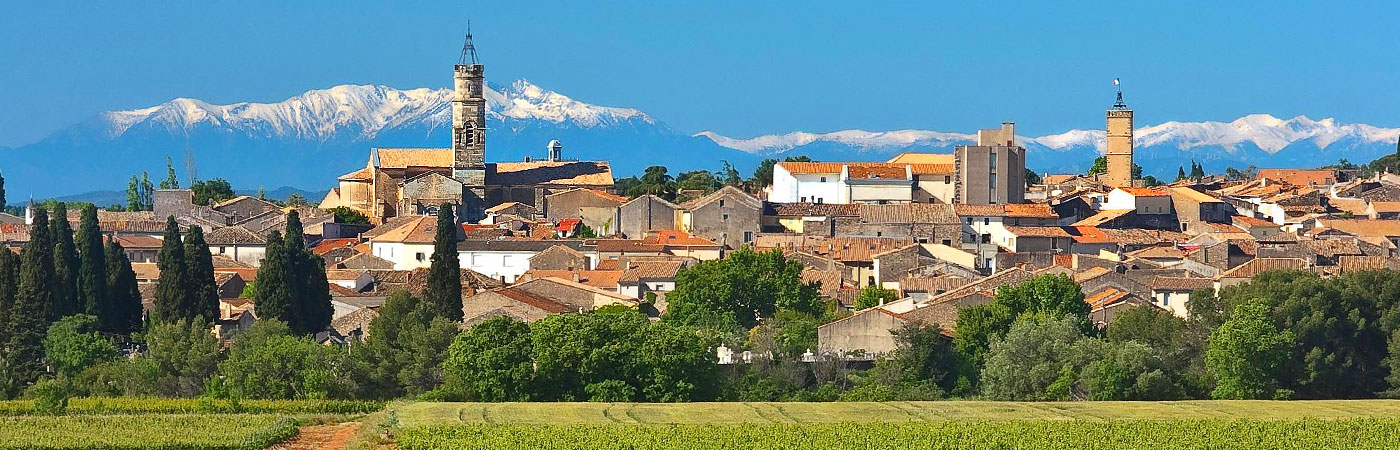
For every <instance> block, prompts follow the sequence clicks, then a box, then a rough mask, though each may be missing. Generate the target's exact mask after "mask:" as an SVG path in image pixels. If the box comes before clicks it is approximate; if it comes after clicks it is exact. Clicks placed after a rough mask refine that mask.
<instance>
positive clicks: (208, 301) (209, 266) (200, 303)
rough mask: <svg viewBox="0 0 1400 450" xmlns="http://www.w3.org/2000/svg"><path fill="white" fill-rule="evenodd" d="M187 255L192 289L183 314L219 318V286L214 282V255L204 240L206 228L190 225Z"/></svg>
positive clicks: (186, 244) (209, 319)
mask: <svg viewBox="0 0 1400 450" xmlns="http://www.w3.org/2000/svg"><path fill="white" fill-rule="evenodd" d="M185 257H186V258H187V261H186V262H187V264H186V269H188V275H187V276H188V277H189V283H190V290H189V297H188V298H187V299H186V300H187V301H188V302H189V303H187V304H185V305H184V308H183V309H184V311H182V314H183V315H184V317H191V318H192V317H195V316H200V317H203V318H204V320H206V321H210V322H212V321H214V319H218V318H219V287H218V286H217V285H215V284H214V257H213V255H212V254H210V253H209V244H207V243H205V242H204V229H202V228H200V227H199V226H197V225H196V226H192V227H190V231H189V235H188V236H186V239H185Z"/></svg>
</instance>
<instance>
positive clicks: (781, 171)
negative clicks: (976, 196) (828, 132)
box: [768, 155, 954, 204]
mask: <svg viewBox="0 0 1400 450" xmlns="http://www.w3.org/2000/svg"><path fill="white" fill-rule="evenodd" d="M939 156H941V155H939ZM952 172H953V165H952V164H928V163H918V164H908V163H854V162H851V163H840V162H838V163H825V162H780V163H777V164H775V165H774V166H773V186H772V190H771V191H770V192H769V195H768V200H769V201H772V202H778V203H841V204H845V203H875V204H886V203H911V202H912V203H926V202H927V203H933V202H942V203H949V202H951V201H952V196H953V192H954V190H953V188H952Z"/></svg>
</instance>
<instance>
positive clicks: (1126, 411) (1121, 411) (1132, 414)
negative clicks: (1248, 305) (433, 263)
mask: <svg viewBox="0 0 1400 450" xmlns="http://www.w3.org/2000/svg"><path fill="white" fill-rule="evenodd" d="M394 414H395V416H396V418H397V420H398V421H399V424H400V425H401V426H405V427H412V426H424V425H463V424H466V425H474V424H542V425H543V424H549V425H606V424H619V423H620V424H768V423H778V424H784V423H836V422H924V421H1007V420H1087V421H1109V420H1183V419H1248V420H1291V419H1304V418H1314V419H1345V418H1395V419H1400V401H1398V400H1326V401H1289V402H1278V401H1264V400H1260V401H1252V400H1241V401H1218V400H1202V401H1180V402H1046V403H1026V402H977V401H937V402H887V403H858V402H857V403H408V404H404V405H399V406H396V407H394Z"/></svg>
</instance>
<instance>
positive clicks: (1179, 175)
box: [1175, 166, 1235, 181]
mask: <svg viewBox="0 0 1400 450" xmlns="http://www.w3.org/2000/svg"><path fill="white" fill-rule="evenodd" d="M1230 170H1235V169H1234V168H1233V167H1232V168H1230ZM1185 179H1186V169H1183V168H1182V167H1181V166H1176V180H1175V181H1183V180H1185Z"/></svg>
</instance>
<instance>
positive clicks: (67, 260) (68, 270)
mask: <svg viewBox="0 0 1400 450" xmlns="http://www.w3.org/2000/svg"><path fill="white" fill-rule="evenodd" d="M49 229H50V231H49V236H50V237H51V238H52V239H53V249H52V250H51V251H53V275H54V280H53V307H52V308H51V309H50V310H49V321H50V322H53V321H57V320H58V319H60V318H62V317H66V316H71V315H73V314H77V313H79V312H82V310H83V307H82V304H81V303H79V301H78V270H79V269H78V252H77V248H76V247H75V245H74V243H73V225H72V224H70V223H68V206H67V205H64V204H63V202H58V203H57V204H56V205H54V209H53V215H52V216H50V217H49Z"/></svg>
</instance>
